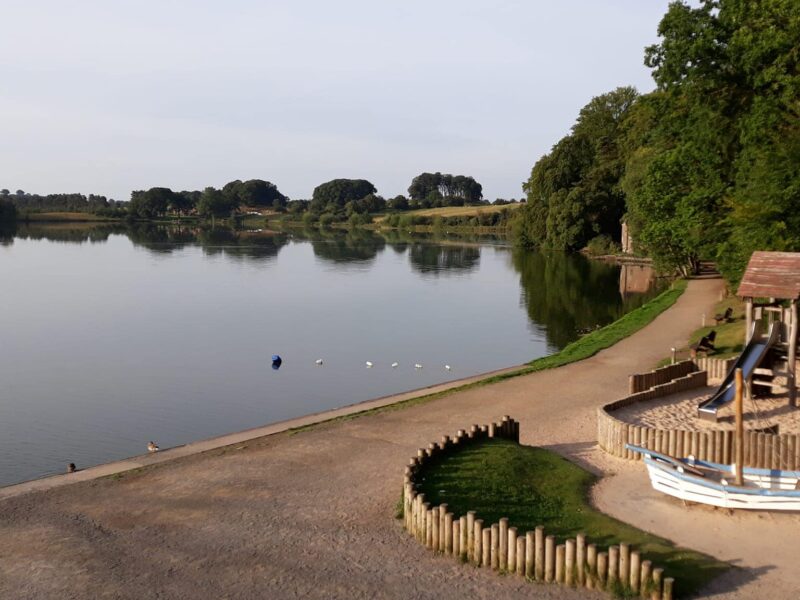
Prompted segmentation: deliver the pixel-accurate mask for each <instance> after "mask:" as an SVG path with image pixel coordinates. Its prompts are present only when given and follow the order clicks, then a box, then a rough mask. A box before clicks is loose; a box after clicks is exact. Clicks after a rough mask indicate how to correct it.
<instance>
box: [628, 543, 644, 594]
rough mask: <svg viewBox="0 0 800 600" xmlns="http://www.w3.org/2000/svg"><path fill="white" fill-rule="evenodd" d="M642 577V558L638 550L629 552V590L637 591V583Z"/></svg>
mask: <svg viewBox="0 0 800 600" xmlns="http://www.w3.org/2000/svg"><path fill="white" fill-rule="evenodd" d="M641 577H642V559H641V555H640V554H639V552H638V551H633V552H631V572H630V578H629V579H628V583H629V584H630V586H631V590H632V591H633V592H635V593H638V592H639V583H640V579H641Z"/></svg>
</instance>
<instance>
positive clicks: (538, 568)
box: [533, 525, 544, 581]
mask: <svg viewBox="0 0 800 600" xmlns="http://www.w3.org/2000/svg"><path fill="white" fill-rule="evenodd" d="M533 577H534V579H536V581H543V580H544V527H542V526H541V525H539V526H538V527H537V528H536V529H535V530H534V532H533Z"/></svg>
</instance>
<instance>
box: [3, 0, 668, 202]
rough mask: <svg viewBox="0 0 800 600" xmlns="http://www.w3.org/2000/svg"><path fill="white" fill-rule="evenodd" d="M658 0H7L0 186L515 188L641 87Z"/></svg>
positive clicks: (508, 192)
mask: <svg viewBox="0 0 800 600" xmlns="http://www.w3.org/2000/svg"><path fill="white" fill-rule="evenodd" d="M666 8H667V0H593V1H592V0H561V1H559V2H553V1H547V2H545V1H540V0H529V1H511V0H506V1H491V2H490V1H488V0H487V1H485V2H473V1H465V0H461V1H450V0H447V1H439V0H428V1H427V2H423V1H417V0H405V1H404V2H398V1H389V0H371V1H369V0H364V1H361V0H358V1H356V0H339V1H336V2H330V1H328V2H326V1H310V0H308V1H303V0H295V1H293V2H274V1H273V2H270V1H261V2H257V1H245V0H228V1H226V2H212V1H188V0H186V1H169V0H158V1H149V0H139V1H122V0H119V1H108V0H102V1H92V2H90V1H80V0H73V1H70V2H64V1H63V0H59V1H44V0H37V1H35V2H11V1H8V0H0V22H2V24H3V27H2V34H0V187H7V188H9V189H11V190H12V192H13V191H14V190H16V189H18V188H22V189H24V190H25V191H29V192H38V193H52V192H72V191H78V192H84V193H89V192H95V193H101V194H105V195H108V196H110V197H114V198H117V199H125V200H127V199H128V197H129V195H130V191H131V190H132V189H142V188H148V187H151V186H155V185H163V186H168V187H171V188H173V189H176V190H180V189H198V188H202V187H205V186H207V185H214V186H221V185H223V184H224V183H226V182H227V181H230V180H232V179H249V178H254V177H258V178H262V179H268V180H270V181H272V182H274V183H276V184H277V185H278V187H279V188H280V189H281V191H283V192H284V193H285V194H287V195H289V196H291V197H292V198H307V197H310V195H311V192H312V190H313V188H314V186H316V185H317V184H319V183H321V182H323V181H326V180H328V179H332V178H335V177H353V178H365V179H369V180H370V181H372V182H373V183H374V184H375V185H376V186H377V188H378V191H379V193H381V194H383V195H384V196H386V197H390V196H394V195H396V194H399V193H406V189H407V188H408V185H409V183H410V181H411V178H412V177H413V176H414V175H416V174H418V173H420V172H422V171H442V172H448V173H460V174H466V175H472V176H474V177H475V178H476V179H477V180H478V181H480V182H481V183H482V184H483V187H484V195H485V196H486V197H488V198H489V199H492V200H493V199H494V198H496V197H505V198H509V197H520V196H521V189H520V184H521V182H522V181H523V180H524V179H526V178H527V176H528V174H529V172H530V168H531V166H532V165H533V163H534V162H535V161H536V160H537V159H538V158H539V157H540V156H541V155H542V154H543V153H545V152H547V151H548V150H549V148H550V147H551V146H552V145H553V143H555V142H556V141H557V140H558V139H559V138H560V137H561V136H562V135H564V134H565V133H567V131H568V130H569V127H570V126H571V125H572V123H573V121H574V119H575V116H576V114H577V111H578V109H579V108H580V107H581V106H583V105H584V104H585V103H586V102H587V101H588V100H590V99H591V97H592V96H595V95H597V94H600V93H603V92H606V91H608V90H611V89H613V88H615V87H617V86H620V85H634V86H636V87H637V88H638V89H639V90H640V91H648V90H650V89H652V87H653V84H652V81H651V78H650V74H649V72H648V70H647V69H646V68H645V67H644V66H643V63H642V57H643V49H644V47H645V46H646V45H648V44H650V43H653V42H654V41H656V28H657V26H658V22H659V20H660V18H661V16H662V15H663V14H664V12H665V11H666Z"/></svg>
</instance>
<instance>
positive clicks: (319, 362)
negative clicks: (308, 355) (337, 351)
mask: <svg viewBox="0 0 800 600" xmlns="http://www.w3.org/2000/svg"><path fill="white" fill-rule="evenodd" d="M314 362H316V363H317V364H318V365H321V364H322V359H321V358H318V359H317V360H316V361H314Z"/></svg>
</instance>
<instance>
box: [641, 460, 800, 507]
mask: <svg viewBox="0 0 800 600" xmlns="http://www.w3.org/2000/svg"><path fill="white" fill-rule="evenodd" d="M647 471H648V473H649V475H650V483H651V484H652V485H653V489H655V490H657V491H659V492H662V493H664V494H669V495H670V496H674V497H675V498H680V499H681V500H686V501H688V502H699V503H701V504H710V505H711V506H719V507H721V508H743V509H750V510H797V511H800V497H797V496H781V495H768V496H765V495H760V494H746V493H742V492H737V491H736V489H735V487H734V486H720V488H721V489H720V488H715V487H710V486H707V485H702V484H700V483H698V482H696V481H693V479H695V478H694V477H692V478H691V479H689V478H688V477H686V478H681V477H678V476H677V472H675V473H671V472H669V471H667V470H666V469H664V468H663V467H661V465H658V464H647ZM791 482H792V483H791V486H789V485H786V486H785V488H783V489H786V490H787V491H788V490H794V486H795V484H796V482H797V479H796V478H794V479H792V480H791ZM786 483H787V484H788V483H789V481H788V478H787V482H786ZM781 487H783V486H781ZM731 488H734V489H731ZM772 489H775V488H772ZM778 489H781V488H778Z"/></svg>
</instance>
